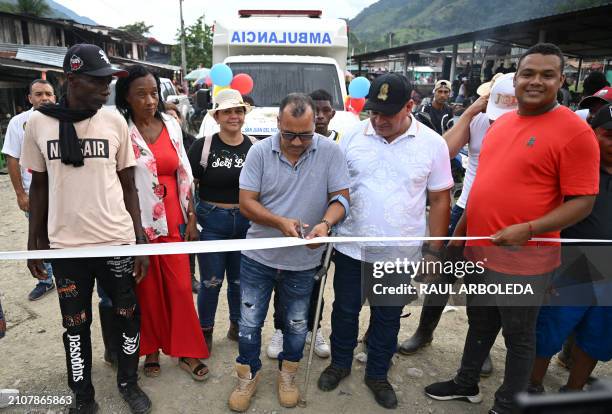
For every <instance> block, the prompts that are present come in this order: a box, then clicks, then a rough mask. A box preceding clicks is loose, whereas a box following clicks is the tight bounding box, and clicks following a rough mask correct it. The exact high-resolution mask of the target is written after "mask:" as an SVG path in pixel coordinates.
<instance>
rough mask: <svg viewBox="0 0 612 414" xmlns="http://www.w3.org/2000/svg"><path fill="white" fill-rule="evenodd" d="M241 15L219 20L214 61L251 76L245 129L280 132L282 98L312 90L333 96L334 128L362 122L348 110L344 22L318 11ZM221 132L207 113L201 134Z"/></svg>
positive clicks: (256, 132) (242, 12)
mask: <svg viewBox="0 0 612 414" xmlns="http://www.w3.org/2000/svg"><path fill="white" fill-rule="evenodd" d="M239 16H240V17H238V18H234V19H230V20H227V21H225V20H224V21H215V24H214V36H213V56H212V62H213V65H214V64H216V63H225V64H227V65H228V66H229V67H230V68H231V69H232V72H233V73H234V75H237V74H239V73H246V74H248V75H250V76H251V77H252V78H253V83H254V87H253V90H252V91H251V93H249V96H250V97H251V98H252V99H253V101H254V104H255V108H254V109H253V110H252V111H251V112H250V113H249V114H248V115H247V116H246V118H245V123H244V127H243V129H242V131H243V133H245V134H247V135H252V136H255V137H257V138H259V139H261V138H265V137H267V136H270V135H272V134H274V133H276V132H277V130H278V129H277V121H276V117H277V115H278V107H279V105H280V102H281V100H282V99H283V98H284V97H285V96H286V95H287V94H289V93H291V92H303V93H307V94H308V93H310V92H313V91H315V90H317V89H324V90H326V91H327V92H329V94H330V95H331V96H332V100H333V102H332V106H333V107H334V108H335V109H336V116H335V117H334V118H333V119H332V121H331V123H330V126H329V128H330V129H333V130H335V131H339V132H341V133H342V132H343V131H346V130H347V129H348V128H350V127H351V126H352V125H354V124H355V123H357V122H358V121H359V118H358V117H357V116H356V115H355V114H353V113H350V112H347V111H345V110H344V100H345V98H346V95H347V92H346V84H345V80H344V79H345V69H346V59H347V50H348V47H347V46H348V36H347V25H346V22H345V21H344V20H342V19H323V18H321V11H318V10H313V11H303V10H282V11H281V10H240V11H239ZM213 100H214V98H213ZM218 130H219V126H218V125H217V123H216V122H215V120H214V119H213V118H212V117H210V116H209V115H207V116H206V117H205V118H204V121H203V122H202V125H201V127H200V131H199V133H198V137H202V136H205V135H212V134H214V133H215V132H218Z"/></svg>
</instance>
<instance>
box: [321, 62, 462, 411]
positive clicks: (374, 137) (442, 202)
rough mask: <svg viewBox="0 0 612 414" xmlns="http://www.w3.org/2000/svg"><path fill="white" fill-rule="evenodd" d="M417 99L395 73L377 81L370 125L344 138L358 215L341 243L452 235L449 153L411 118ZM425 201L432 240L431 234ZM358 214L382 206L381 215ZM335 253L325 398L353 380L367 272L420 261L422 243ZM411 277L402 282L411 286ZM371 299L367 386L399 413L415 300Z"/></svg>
mask: <svg viewBox="0 0 612 414" xmlns="http://www.w3.org/2000/svg"><path fill="white" fill-rule="evenodd" d="M411 92H412V87H411V85H410V83H409V82H408V80H407V79H406V78H404V77H403V76H402V75H399V74H395V73H390V74H385V75H382V76H380V77H378V78H376V79H375V80H374V82H372V84H371V86H370V90H369V94H368V101H367V103H366V105H365V108H366V109H367V110H368V111H369V115H370V117H369V119H364V120H363V121H361V122H360V123H359V124H357V125H355V127H354V128H353V129H351V130H349V131H347V133H346V135H345V136H343V137H342V140H341V141H340V147H341V148H342V151H343V152H344V154H345V155H346V158H347V162H348V165H350V166H351V168H350V171H349V173H350V178H351V180H350V181H351V188H350V193H351V203H353V205H354V206H357V207H353V208H352V209H351V212H350V214H349V217H347V218H346V220H344V221H343V222H342V223H340V224H338V225H337V226H336V229H337V234H338V235H342V236H347V237H350V236H359V235H366V234H367V235H374V234H375V235H377V236H387V237H408V236H412V237H423V236H425V235H426V234H429V235H431V236H445V235H446V233H447V231H448V222H449V216H450V192H449V191H448V190H449V189H450V188H451V187H452V186H453V177H452V175H451V171H450V160H449V154H448V147H447V145H446V142H445V141H444V139H443V138H442V137H441V136H440V135H438V134H437V133H436V132H435V131H433V130H432V129H430V128H427V127H425V125H423V124H421V123H420V122H419V121H417V120H416V119H415V118H414V116H413V115H412V114H411V112H412V107H413V106H414V102H413V101H412V100H411V99H410V95H411ZM374 171H375V173H373V172H374ZM427 198H428V199H429V205H430V212H429V220H428V224H429V233H428V232H427V228H426V227H427V224H426V223H427V221H426V200H427ZM359 206H376V207H375V208H376V211H377V212H379V214H374V213H372V212H371V211H369V210H368V209H367V208H359ZM370 213H371V214H370ZM441 248H442V241H432V242H431V243H430V245H429V246H428V248H427V252H429V253H428V257H427V260H428V261H432V260H437V258H436V257H437V256H439V250H440V249H441ZM335 250H336V253H335V256H334V257H335V266H336V270H335V273H334V292H335V300H334V304H333V311H332V319H331V325H332V334H331V363H330V365H329V366H328V367H327V368H326V369H325V370H324V371H323V372H322V373H321V376H320V377H319V380H318V383H317V385H318V387H319V389H320V390H322V391H332V390H334V389H336V388H337V387H338V385H339V383H340V381H342V379H343V378H345V377H347V376H348V375H349V374H350V372H351V366H352V361H353V351H354V349H355V347H356V345H357V336H358V333H359V313H360V311H361V306H362V304H363V300H362V292H371V290H370V289H369V288H368V287H367V286H368V284H369V283H371V281H373V280H374V279H372V278H373V277H374V273H372V272H370V271H368V270H363V269H370V270H371V269H372V264H373V263H376V262H378V263H385V262H395V260H396V259H398V260H401V259H399V258H400V257H402V258H407V260H414V261H420V260H421V246H420V244H419V243H415V244H414V245H413V246H410V247H409V248H408V250H409V251H408V252H406V250H405V249H403V248H401V247H400V246H398V245H391V244H385V245H384V246H383V245H380V244H379V245H377V246H372V245H371V244H370V245H368V244H360V243H346V244H339V245H337V246H335ZM398 276H399V275H398V274H394V275H393V277H390V278H389V279H387V278H385V279H384V280H402V279H398ZM404 276H406V275H404ZM362 277H363V279H362ZM399 277H401V276H399ZM406 277H407V278H406V279H403V280H405V281H407V282H409V277H408V276H406ZM362 280H363V282H362ZM380 280H383V279H380ZM360 282H361V283H360ZM362 283H363V285H362ZM376 283H378V282H376ZM373 284H375V283H373ZM376 286H381V285H379V284H378V285H376ZM362 288H363V290H362ZM374 290H376V288H375V289H374ZM366 294H367V295H368V296H367V298H368V302H369V304H370V326H369V328H368V333H367V341H365V340H364V343H365V344H366V349H367V350H368V361H367V364H366V369H365V378H364V380H365V384H366V386H367V387H368V388H369V389H370V390H371V391H372V393H373V395H374V399H375V400H376V402H377V403H378V404H380V405H381V406H383V407H385V408H396V407H397V405H398V402H397V396H396V394H395V391H394V389H393V387H392V386H391V384H390V383H389V380H388V378H387V377H388V371H389V367H390V366H391V359H392V357H393V354H394V353H395V351H396V350H397V334H398V332H399V329H400V317H401V315H402V309H403V306H404V305H405V304H407V303H408V302H410V301H411V300H412V299H413V297H411V295H410V294H406V295H400V296H401V297H397V298H391V297H390V296H388V295H386V298H385V299H384V300H382V301H381V299H382V297H383V296H385V295H384V294H383V295H376V294H375V293H373V294H372V295H370V294H369V293H366ZM386 299H390V300H389V301H387V300H386Z"/></svg>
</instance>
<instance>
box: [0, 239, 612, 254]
mask: <svg viewBox="0 0 612 414" xmlns="http://www.w3.org/2000/svg"><path fill="white" fill-rule="evenodd" d="M490 239H491V237H317V238H314V239H310V240H306V239H299V238H296V237H273V238H264V239H234V240H211V241H193V242H177V243H153V244H133V245H121V246H98V247H75V248H68V249H52V250H30V251H27V250H26V251H9V252H0V260H24V259H65V258H82V257H121V256H152V255H162V254H188V253H217V252H230V251H246V250H261V249H277V248H280V247H294V246H306V245H308V244H318V243H397V242H411V243H414V242H422V241H434V240H490ZM531 241H535V242H553V243H602V244H603V243H605V244H612V240H600V239H547V238H533V239H531Z"/></svg>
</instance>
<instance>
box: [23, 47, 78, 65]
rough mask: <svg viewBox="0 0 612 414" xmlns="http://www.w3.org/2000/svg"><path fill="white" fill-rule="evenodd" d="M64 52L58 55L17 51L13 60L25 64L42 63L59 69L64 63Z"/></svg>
mask: <svg viewBox="0 0 612 414" xmlns="http://www.w3.org/2000/svg"><path fill="white" fill-rule="evenodd" d="M65 54H66V52H64V53H62V54H61V55H60V54H57V53H50V52H43V51H39V50H33V49H19V50H18V51H17V55H16V56H15V59H17V60H23V61H25V62H34V63H42V64H43V65H48V66H55V67H58V68H61V67H62V65H63V63H64V55H65Z"/></svg>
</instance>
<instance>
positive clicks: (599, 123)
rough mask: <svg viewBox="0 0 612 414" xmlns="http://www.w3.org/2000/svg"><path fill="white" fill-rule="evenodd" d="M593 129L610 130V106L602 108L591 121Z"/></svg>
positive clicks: (611, 114)
mask: <svg viewBox="0 0 612 414" xmlns="http://www.w3.org/2000/svg"><path fill="white" fill-rule="evenodd" d="M591 126H592V127H593V128H603V129H612V104H608V105H606V106H603V107H602V108H601V109H599V111H597V114H595V116H594V117H593V119H591Z"/></svg>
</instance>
